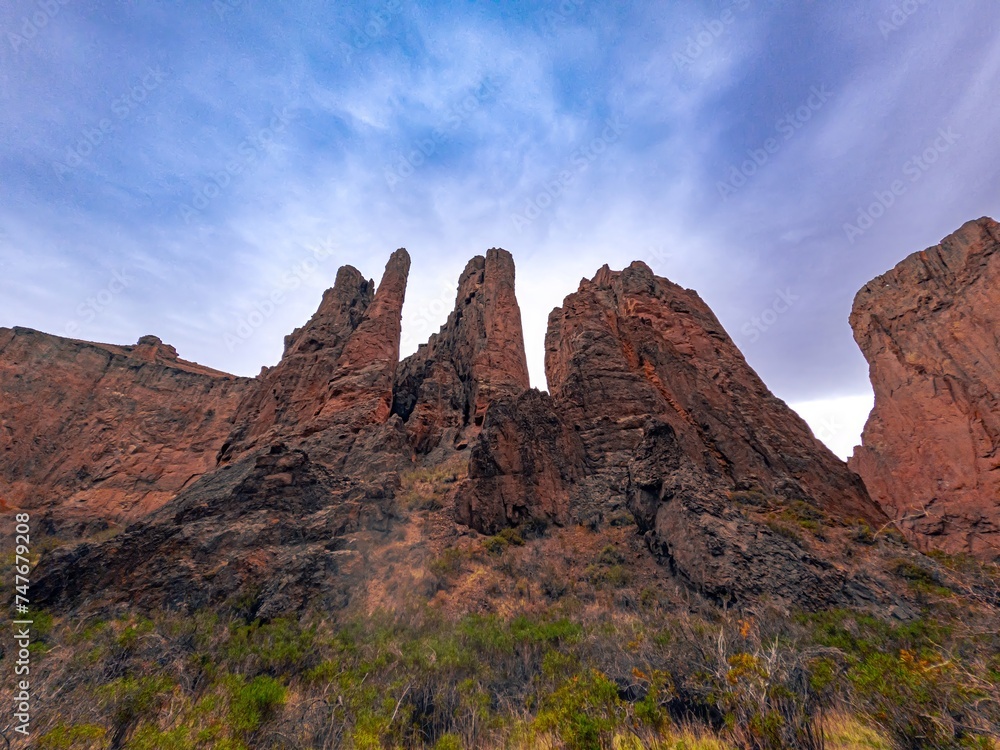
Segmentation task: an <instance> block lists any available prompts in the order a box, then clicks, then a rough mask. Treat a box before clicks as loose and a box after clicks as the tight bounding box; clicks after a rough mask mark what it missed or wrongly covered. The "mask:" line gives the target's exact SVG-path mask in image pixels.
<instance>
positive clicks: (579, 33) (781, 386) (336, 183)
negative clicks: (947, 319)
mask: <svg viewBox="0 0 1000 750" xmlns="http://www.w3.org/2000/svg"><path fill="white" fill-rule="evenodd" d="M997 92H1000V2H998V0H966V2H963V3H946V2H944V1H943V0H906V1H905V2H903V1H897V0H892V1H888V2H887V1H883V0H865V1H864V2H861V1H857V0H843V1H842V2H838V3H825V2H816V1H815V0H800V1H799V2H790V1H788V0H785V1H783V2H779V1H778V0H770V1H769V0H735V2H733V1H730V0H723V1H722V2H714V1H708V0H706V1H704V2H698V3H696V2H647V3H632V2H614V3H609V2H592V1H590V0H563V2H552V3H545V2H541V3H538V2H533V3H522V2H503V1H499V2H493V3H472V2H463V3H460V2H440V3H438V2H411V1H407V0H376V2H369V3H351V2H339V3H326V2H313V1H306V0H289V1H288V2H282V3H265V2H261V1H260V0H214V2H210V1H209V0H201V1H200V2H155V1H149V2H142V3H140V2H126V1H125V0H119V1H117V2H114V1H112V0H102V1H101V2H84V1H82V0H81V1H77V0H34V1H33V2H32V1H27V0H7V2H5V3H4V4H3V5H2V7H0V300H2V304H0V325H4V326H13V325H20V326H27V327H31V328H36V329H39V330H42V331H46V332H49V333H55V334H59V335H67V336H71V337H73V338H81V339H87V340H94V341H103V342H111V343H119V344H126V343H134V342H135V341H136V340H137V339H138V338H139V337H140V336H143V335H146V334H155V335H157V336H159V337H160V338H161V339H163V340H164V341H165V342H168V343H170V344H173V345H174V346H175V347H176V348H177V350H178V352H179V353H180V356H181V357H183V358H185V359H189V360H193V361H197V362H200V363H202V364H205V365H209V366H211V367H215V368H218V369H221V370H225V371H228V372H233V373H238V374H243V375H255V374H257V372H258V371H259V370H260V368H261V366H264V365H273V364H274V363H275V362H276V361H277V360H278V359H279V357H280V355H281V350H282V344H283V337H284V336H285V334H287V333H289V332H290V331H291V330H292V329H294V328H295V327H297V326H299V325H302V323H304V322H305V321H306V320H307V319H308V318H309V316H310V315H311V314H312V312H313V311H314V310H315V308H316V307H317V305H318V304H319V301H320V298H321V296H322V292H323V290H324V289H325V288H327V287H329V286H331V285H332V284H333V281H334V278H335V276H336V271H337V268H338V267H339V266H341V265H344V264H351V265H354V266H355V267H357V268H358V269H360V270H361V271H362V272H363V273H364V274H365V275H366V276H369V277H372V278H374V279H375V280H376V281H378V279H379V277H380V275H381V273H382V270H383V268H384V265H385V262H386V260H387V259H388V256H389V254H390V253H391V252H392V250H394V249H395V248H397V247H406V248H407V249H408V250H409V252H410V254H411V256H412V259H413V263H412V268H411V273H410V283H409V287H408V289H407V297H406V304H405V306H404V311H403V343H402V354H403V355H406V354H408V353H410V352H412V351H413V350H415V349H416V347H417V345H418V344H419V343H421V342H423V341H425V340H426V339H427V337H428V336H429V335H430V334H431V333H432V332H434V331H436V330H437V329H438V328H439V327H440V325H441V324H442V323H443V322H444V320H445V318H446V317H447V314H448V312H449V311H450V310H451V308H452V305H453V303H454V297H455V290H456V285H457V280H458V276H459V274H460V273H461V271H462V268H463V267H464V266H465V264H466V262H467V261H468V260H469V258H471V257H472V256H474V255H477V254H483V253H484V252H485V251H486V250H487V249H488V248H491V247H504V248H506V249H507V250H509V251H511V253H512V254H513V256H514V259H515V263H516V265H517V293H518V299H519V302H520V306H521V313H522V319H523V324H524V333H525V343H526V347H527V352H528V361H529V370H530V372H531V377H532V383H533V384H534V385H535V386H537V387H539V388H544V387H545V376H544V367H543V340H544V335H545V324H546V318H547V316H548V313H549V312H550V311H551V310H552V308H553V307H555V306H557V305H559V304H561V301H562V299H563V298H564V297H565V296H566V295H567V294H570V293H571V292H573V291H575V289H576V288H577V286H578V285H579V282H580V280H581V279H582V278H584V277H586V278H591V277H593V275H594V273H595V272H596V271H597V269H598V268H599V267H600V266H602V265H603V264H605V263H607V264H609V265H610V266H611V267H612V268H614V269H618V268H622V267H624V266H626V265H628V264H629V263H630V262H632V261H633V260H643V261H645V262H646V263H647V264H649V266H650V267H651V268H652V269H653V270H654V271H655V272H656V273H657V274H659V275H661V276H665V277H667V278H669V279H671V280H673V281H675V282H677V283H679V284H682V285H684V286H686V287H689V288H693V289H696V290H697V291H698V292H699V294H701V296H702V297H703V298H704V299H705V301H706V302H707V303H708V304H709V305H710V306H711V307H712V308H713V310H714V311H715V313H716V314H717V316H718V317H719V319H720V320H721V321H722V323H723V325H724V326H725V327H726V329H727V330H728V331H729V333H730V335H731V336H732V337H733V339H734V340H735V341H736V343H737V344H738V345H739V346H740V348H741V349H742V350H743V352H744V354H745V355H746V357H747V359H748V361H749V362H750V364H751V365H752V366H753V367H754V368H755V369H756V370H757V372H758V373H759V374H760V375H761V377H762V378H763V379H764V381H765V382H766V383H767V384H768V386H769V387H770V388H771V389H772V390H773V391H774V392H775V393H776V394H777V395H778V396H779V397H781V398H783V399H784V400H786V401H787V402H789V403H790V404H791V405H792V406H793V407H794V408H796V409H797V410H798V411H799V412H800V413H801V414H802V415H803V416H804V417H805V418H806V419H807V421H809V423H810V424H811V426H812V428H813V430H814V432H815V433H816V434H817V436H818V437H820V438H821V439H822V440H824V441H825V442H827V444H828V445H830V446H831V447H832V448H833V449H834V451H835V452H837V453H838V454H840V455H842V456H846V455H847V454H849V453H850V451H851V448H852V446H853V445H854V444H855V443H857V442H858V436H859V434H860V430H861V426H862V425H863V423H864V420H865V418H866V416H867V413H868V410H869V409H870V408H871V403H872V396H871V388H870V386H869V383H868V378H867V365H866V363H865V361H864V359H863V358H862V356H861V354H860V352H859V351H858V349H857V346H856V345H855V343H854V341H853V338H852V334H851V330H850V327H849V325H848V321H847V319H848V315H849V313H850V308H851V302H852V299H853V297H854V294H855V293H856V292H857V290H858V289H860V288H861V287H862V286H863V285H864V284H865V283H866V282H867V281H869V280H870V279H872V278H873V277H874V276H876V275H878V274H880V273H883V272H885V271H886V270H888V269H889V268H891V267H892V266H894V265H895V264H896V263H898V262H899V261H900V260H902V259H903V258H904V257H906V256H907V255H909V254H910V253H913V252H916V251H918V250H922V249H924V248H926V247H929V246H931V245H934V244H937V243H938V242H939V241H940V240H941V239H942V238H943V237H945V236H946V235H948V234H950V233H951V232H953V231H954V230H956V229H957V228H958V227H959V226H961V225H962V224H963V223H964V222H966V221H968V220H971V219H975V218H979V217H981V216H993V217H995V218H1000V209H998V201H1000V104H998V102H1000V96H998V93H997Z"/></svg>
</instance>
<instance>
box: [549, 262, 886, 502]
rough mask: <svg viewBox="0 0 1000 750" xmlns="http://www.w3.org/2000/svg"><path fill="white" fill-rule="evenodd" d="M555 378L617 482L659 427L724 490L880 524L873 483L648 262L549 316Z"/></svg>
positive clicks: (708, 314) (594, 284)
mask: <svg viewBox="0 0 1000 750" xmlns="http://www.w3.org/2000/svg"><path fill="white" fill-rule="evenodd" d="M545 370H546V375H547V377H548V381H549V388H550V391H551V393H552V396H553V398H554V399H555V400H556V401H557V402H558V403H560V404H562V405H563V408H564V409H565V414H566V417H567V419H568V420H569V421H570V422H571V423H572V424H574V425H578V426H579V431H580V435H581V437H582V439H583V442H584V446H585V447H586V450H587V458H588V462H589V464H590V465H591V466H592V467H594V468H595V469H596V470H597V471H603V472H607V473H611V474H617V473H620V472H621V471H622V469H623V468H624V467H625V466H626V464H627V462H628V460H629V459H630V458H631V457H632V455H633V454H634V452H635V450H636V447H637V446H638V445H639V444H640V442H641V441H642V440H643V437H644V424H645V423H646V421H647V420H649V419H654V420H656V421H661V422H663V423H666V424H668V425H670V426H671V428H672V429H673V432H674V434H675V436H676V437H675V439H676V441H677V442H678V444H679V447H680V449H681V451H682V452H683V454H684V456H685V459H686V461H687V462H688V463H690V465H691V466H693V467H696V468H697V469H698V470H699V471H700V472H702V473H703V474H704V475H705V476H706V477H710V478H714V479H717V480H718V481H721V482H722V483H724V484H729V485H737V484H740V485H746V486H748V487H751V486H752V487H755V488H757V489H760V490H762V491H765V492H767V493H769V494H775V495H780V496H782V497H786V498H789V499H809V500H810V501H811V502H813V503H815V504H816V505H817V506H819V507H822V508H823V509H824V510H826V511H828V512H831V513H835V514H837V515H841V516H845V517H847V516H851V517H856V518H865V519H869V520H879V519H881V518H882V514H881V513H880V512H879V510H878V509H877V508H876V507H875V506H874V504H873V503H872V502H871V500H870V499H869V498H868V496H867V493H866V492H865V490H864V487H863V486H862V485H861V483H860V482H859V481H858V480H857V478H856V477H855V476H853V475H852V474H851V472H850V471H848V469H847V467H846V466H845V465H844V463H843V462H842V461H840V460H838V459H837V458H836V456H834V455H833V454H832V453H831V452H830V451H829V450H828V449H827V448H826V447H825V446H824V445H823V444H822V443H821V442H819V441H818V440H817V439H816V438H815V437H814V436H813V434H812V432H811V431H810V430H809V427H808V426H807V425H806V423H805V422H804V421H803V420H802V419H801V418H800V417H799V416H798V415H797V414H796V413H795V412H793V411H792V410H791V409H790V408H788V406H786V405H785V403H784V402H783V401H781V400H780V399H778V398H776V397H775V396H774V395H773V394H772V393H771V392H770V391H769V390H768V389H767V387H766V386H765V385H764V383H763V382H761V380H760V378H759V377H758V376H757V374H756V373H755V372H754V371H753V369H752V368H751V367H750V366H749V365H748V364H747V362H746V360H745V359H744V358H743V355H742V354H741V353H740V351H739V349H737V347H736V345H735V344H734V343H733V341H732V339H730V338H729V336H728V334H727V333H726V332H725V330H724V329H723V328H722V325H721V324H720V323H719V321H718V320H717V319H716V317H715V315H713V314H712V311H711V310H710V309H709V308H708V306H707V305H705V303H704V302H703V301H702V300H701V298H700V297H698V295H697V294H696V293H694V292H693V291H690V290H687V289H682V288H681V287H679V286H677V285H676V284H673V283H671V282H670V281H668V280H666V279H662V278H659V277H656V276H654V275H653V273H652V272H651V271H650V270H649V268H648V267H647V266H646V265H645V264H643V263H633V264H632V265H631V266H629V267H628V268H626V269H625V270H624V271H621V272H618V273H616V272H612V271H609V270H608V268H607V267H606V266H605V267H604V268H602V269H601V270H600V271H599V272H598V273H597V275H596V276H595V277H594V278H593V280H591V281H586V280H585V281H583V282H582V283H581V285H580V289H579V291H577V292H576V293H575V294H572V295H570V296H569V297H567V299H566V301H565V302H564V303H563V307H561V308H557V309H556V310H555V311H553V313H552V315H551V316H550V317H549V330H548V334H547V336H546V360H545Z"/></svg>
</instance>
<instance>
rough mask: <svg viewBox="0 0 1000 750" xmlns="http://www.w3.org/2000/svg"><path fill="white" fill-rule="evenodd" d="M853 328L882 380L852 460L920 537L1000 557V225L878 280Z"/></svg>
mask: <svg viewBox="0 0 1000 750" xmlns="http://www.w3.org/2000/svg"><path fill="white" fill-rule="evenodd" d="M851 326H852V328H853V329H854V337H855V339H856V340H857V342H858V345H859V346H860V347H861V351H862V352H863V353H864V355H865V358H866V359H867V360H868V363H869V366H870V375H871V381H872V386H873V387H874V389H875V409H874V410H873V411H872V413H871V416H870V417H869V419H868V423H867V424H866V425H865V429H864V434H863V437H862V443H863V444H862V446H860V447H859V448H857V449H856V450H855V453H854V456H853V457H852V459H851V461H850V464H851V467H852V468H853V469H854V470H855V471H857V472H858V473H859V474H860V475H861V476H862V477H863V478H864V480H865V484H866V485H867V486H868V490H869V491H870V492H871V494H872V497H874V498H875V499H876V500H877V501H878V502H879V503H880V504H881V505H882V507H883V508H884V509H885V510H886V511H887V512H888V513H889V515H891V516H892V517H893V518H896V519H898V521H899V524H900V526H901V527H902V528H903V529H904V530H905V531H906V532H907V533H908V534H909V535H910V536H911V538H913V539H914V540H917V541H918V543H919V544H921V545H922V546H925V547H936V548H939V549H942V550H945V551H948V552H966V553H971V554H975V555H978V556H981V557H985V558H995V557H997V556H1000V225H998V224H997V222H995V221H993V220H992V219H988V218H983V219H979V220H978V221H971V222H969V223H967V224H965V225H964V226H963V227H962V228H961V229H959V230H958V231H957V232H956V233H955V234H953V235H951V236H950V237H947V238H945V239H944V240H942V242H941V244H940V245H937V246H935V247H932V248H929V249H927V250H924V251H923V252H919V253H914V254H913V255H911V256H909V257H908V258H906V259H905V260H904V261H902V262H901V263H900V264H899V265H897V266H896V267H895V268H893V269H892V270H891V271H889V272H888V273H886V274H883V275H882V276H879V277H878V278H876V279H874V280H873V281H871V282H869V283H868V284H867V285H866V286H865V287H864V288H863V289H862V290H861V291H860V292H858V295H857V297H856V298H855V300H854V309H853V311H852V313H851Z"/></svg>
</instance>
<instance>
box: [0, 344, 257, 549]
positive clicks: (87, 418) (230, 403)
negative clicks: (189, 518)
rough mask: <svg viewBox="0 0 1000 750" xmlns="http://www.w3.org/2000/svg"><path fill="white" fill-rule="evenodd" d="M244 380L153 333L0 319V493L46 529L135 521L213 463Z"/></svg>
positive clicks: (242, 391)
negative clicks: (93, 337)
mask: <svg viewBox="0 0 1000 750" xmlns="http://www.w3.org/2000/svg"><path fill="white" fill-rule="evenodd" d="M252 384H253V381H251V380H250V379H248V378H238V377H235V376H232V375H227V374H225V373H222V372H218V371H216V370H212V369H210V368H207V367H202V366H201V365H197V364H195V363H193V362H187V361H185V360H182V359H179V358H178V357H177V352H176V350H175V349H174V348H173V347H172V346H169V345H166V344H164V343H163V342H161V341H160V340H159V339H158V338H156V337H155V336H143V337H142V338H141V339H139V342H138V343H137V344H136V345H134V346H115V345H111V344H93V343H88V342H85V341H76V340H73V339H66V338H61V337H59V336H52V335H49V334H45V333H40V332H38V331H33V330H30V329H27V328H13V329H10V328H0V500H2V502H3V503H4V504H5V506H7V507H14V508H23V509H26V510H30V511H32V512H33V513H34V514H35V517H36V520H38V521H40V522H41V523H42V528H46V529H48V530H49V531H62V530H63V529H64V528H65V527H67V526H69V527H70V528H75V527H79V526H80V525H81V524H82V525H83V526H88V525H93V524H101V523H105V522H109V521H110V522H118V523H125V522H129V521H132V520H135V519H137V518H140V517H142V516H144V515H146V514H148V513H150V512H151V511H153V510H155V509H157V508H159V507H160V506H162V505H163V504H164V503H166V502H167V501H168V500H169V499H170V498H172V497H173V496H174V495H176V494H177V492H179V491H180V490H182V489H183V488H184V487H186V486H188V485H189V484H191V483H192V482H193V481H194V480H195V479H197V478H198V477H199V476H200V475H201V474H203V473H204V472H205V471H207V470H208V469H210V468H212V467H213V466H214V465H215V457H216V454H217V453H218V451H219V448H220V447H221V446H222V444H223V441H224V440H225V438H226V435H227V434H228V433H229V431H230V430H231V429H232V426H233V416H234V413H235V411H236V407H237V405H238V403H239V402H240V399H241V398H242V397H243V396H244V395H245V394H246V393H248V392H249V391H250V390H251V388H252Z"/></svg>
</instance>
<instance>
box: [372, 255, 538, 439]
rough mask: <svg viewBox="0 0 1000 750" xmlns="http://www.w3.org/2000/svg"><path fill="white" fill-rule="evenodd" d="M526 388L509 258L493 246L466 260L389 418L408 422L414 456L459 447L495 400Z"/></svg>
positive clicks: (405, 371) (399, 384)
mask: <svg viewBox="0 0 1000 750" xmlns="http://www.w3.org/2000/svg"><path fill="white" fill-rule="evenodd" d="M528 387H529V380H528V362H527V358H526V356H525V353H524V337H523V333H522V330H521V311H520V308H519V307H518V304H517V299H516V298H515V296H514V260H513V258H512V257H511V255H510V253H508V252H507V251H506V250H500V249H497V248H494V249H491V250H489V251H488V252H487V253H486V257H483V256H481V255H479V256H476V257H475V258H473V259H472V260H470V261H469V263H468V265H466V267H465V270H464V271H463V272H462V276H461V277H460V278H459V281H458V296H457V298H456V300H455V309H454V310H453V311H452V313H451V314H450V315H449V316H448V320H447V322H446V323H445V324H444V326H442V328H441V330H440V332H438V333H436V334H434V335H433V336H431V338H430V340H429V341H428V342H427V343H426V344H423V345H421V346H420V348H419V349H418V350H417V352H416V353H414V354H413V355H412V356H410V357H408V358H407V359H406V360H404V361H403V362H402V363H401V365H400V368H399V373H398V375H397V377H396V387H395V392H394V395H393V407H392V408H393V413H395V414H398V415H399V416H400V417H401V418H402V419H403V421H404V422H405V423H406V430H407V434H408V435H409V436H410V441H411V443H412V444H413V446H414V449H415V450H416V452H417V453H418V454H426V453H429V452H430V451H432V450H434V449H435V448H437V447H438V446H442V447H443V448H463V447H465V446H466V445H467V444H468V442H469V440H471V439H472V438H473V437H474V436H475V435H476V434H478V432H479V429H480V428H481V427H482V425H483V421H484V419H485V415H486V409H487V407H488V406H489V404H490V403H491V402H492V401H495V400H497V399H500V398H503V397H507V396H511V397H515V396H517V395H518V394H520V393H522V392H524V391H525V390H527V389H528Z"/></svg>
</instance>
